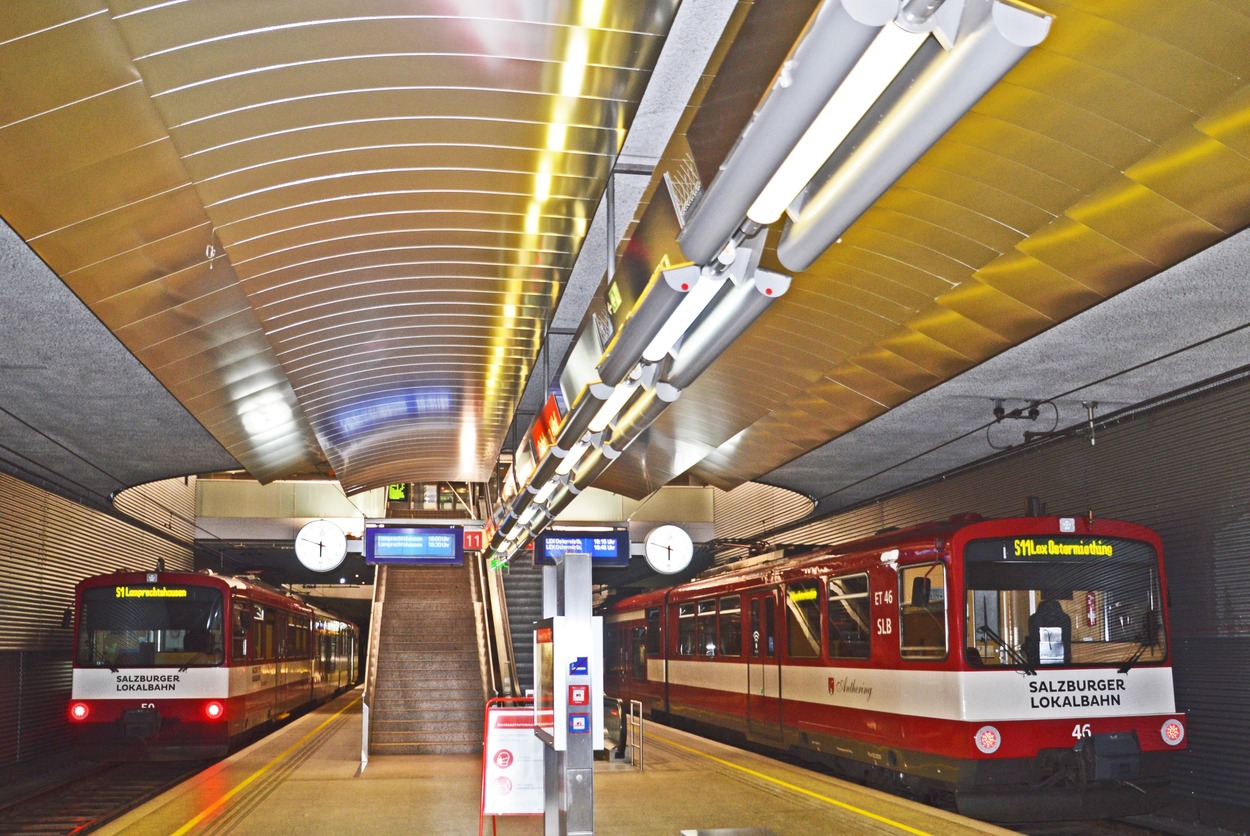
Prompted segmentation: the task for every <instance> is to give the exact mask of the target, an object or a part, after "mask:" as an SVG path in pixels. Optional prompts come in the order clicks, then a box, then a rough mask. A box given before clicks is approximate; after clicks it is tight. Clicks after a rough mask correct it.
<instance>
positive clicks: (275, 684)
mask: <svg viewBox="0 0 1250 836" xmlns="http://www.w3.org/2000/svg"><path fill="white" fill-rule="evenodd" d="M358 642H359V631H358V630H357V628H356V626H355V625H354V624H350V623H348V622H344V621H340V620H338V619H337V617H335V616H333V615H331V614H329V613H327V612H324V611H322V610H320V609H317V608H315V607H312V606H309V605H308V604H306V603H304V602H302V601H300V600H298V599H296V598H293V597H290V596H288V595H285V594H282V593H281V592H279V591H277V590H274V589H272V588H270V587H268V586H264V585H261V584H258V583H255V582H253V581H250V580H247V579H244V578H234V577H228V576H224V575H215V574H209V573H182V572H151V573H143V572H126V573H116V574H111V575H100V576H97V577H93V578H88V579H86V580H83V581H81V582H80V583H79V584H78V587H77V590H76V593H75V639H74V667H73V689H72V696H71V700H70V705H69V718H70V723H71V725H72V726H73V729H74V734H75V737H76V743H77V746H78V749H79V751H80V752H81V753H82V754H83V755H84V756H87V757H91V758H95V759H101V760H118V759H122V760H125V759H133V758H155V759H173V758H192V757H215V756H219V755H224V754H225V753H226V752H227V751H229V748H230V746H231V744H232V743H233V742H234V741H236V740H237V739H238V738H239V737H240V736H242V735H244V734H245V733H248V732H251V731H252V730H253V729H256V728H258V727H260V726H263V725H265V724H266V723H269V722H271V721H273V720H276V719H279V718H281V717H282V716H284V715H286V714H289V713H291V712H294V711H297V710H299V709H302V708H305V707H307V706H309V705H311V704H314V703H316V702H319V701H321V700H324V699H326V698H328V697H330V696H332V695H333V694H335V693H337V692H339V691H341V690H343V689H345V688H347V687H349V686H351V685H353V684H354V683H355V682H356V681H357V679H358V676H357V673H358V661H357V657H358V652H357V651H358V647H357V645H358Z"/></svg>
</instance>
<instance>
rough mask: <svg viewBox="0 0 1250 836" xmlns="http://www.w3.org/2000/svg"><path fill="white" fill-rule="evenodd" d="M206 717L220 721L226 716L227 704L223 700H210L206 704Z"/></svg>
mask: <svg viewBox="0 0 1250 836" xmlns="http://www.w3.org/2000/svg"><path fill="white" fill-rule="evenodd" d="M204 716H205V717H207V718H208V719H210V720H220V719H221V718H222V717H225V716H226V704H225V703H223V702H222V701H221V700H209V701H208V702H206V703H204Z"/></svg>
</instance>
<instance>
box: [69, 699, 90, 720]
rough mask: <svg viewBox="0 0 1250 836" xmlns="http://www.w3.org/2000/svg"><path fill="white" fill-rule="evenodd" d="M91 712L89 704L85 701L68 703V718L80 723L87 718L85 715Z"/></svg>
mask: <svg viewBox="0 0 1250 836" xmlns="http://www.w3.org/2000/svg"><path fill="white" fill-rule="evenodd" d="M90 713H91V706H89V705H87V704H86V703H85V702H72V703H70V704H69V719H71V720H74V721H76V722H79V723H81V722H82V721H83V720H86V719H87V715H89V714H90Z"/></svg>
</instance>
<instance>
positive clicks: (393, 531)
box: [365, 527, 464, 566]
mask: <svg viewBox="0 0 1250 836" xmlns="http://www.w3.org/2000/svg"><path fill="white" fill-rule="evenodd" d="M365 562H366V563H374V564H377V563H387V564H402V565H408V566H458V565H460V564H461V563H463V562H464V533H463V532H462V531H461V530H460V529H458V528H399V527H395V528H366V529H365Z"/></svg>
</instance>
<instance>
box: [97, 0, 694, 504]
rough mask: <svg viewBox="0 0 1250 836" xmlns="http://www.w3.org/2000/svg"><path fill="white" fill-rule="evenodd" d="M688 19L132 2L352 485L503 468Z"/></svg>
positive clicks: (482, 8)
mask: <svg viewBox="0 0 1250 836" xmlns="http://www.w3.org/2000/svg"><path fill="white" fill-rule="evenodd" d="M192 5H193V4H192ZM673 6H674V4H673V3H669V2H665V3H657V4H655V5H654V6H653V7H647V6H642V5H636V4H629V5H628V7H622V6H621V5H620V4H615V5H614V6H613V8H611V9H608V8H607V6H606V5H604V4H597V3H589V2H588V3H581V4H578V3H571V4H568V5H567V6H560V7H553V6H552V5H551V4H549V3H543V2H515V3H511V4H505V5H500V4H466V3H457V4H450V5H449V4H447V3H442V2H433V1H431V2H426V3H414V2H386V0H379V2H372V3H367V4H356V5H355V6H353V7H351V8H345V7H343V6H342V4H341V3H337V2H335V3H330V2H301V3H265V4H254V3H243V2H239V3H228V4H224V6H223V5H222V4H218V6H217V7H216V9H215V12H214V13H212V14H209V13H206V12H205V11H204V9H203V8H198V7H197V8H184V4H159V3H136V4H133V5H132V6H130V7H128V8H126V9H119V12H120V13H119V14H118V15H117V16H116V17H117V20H116V23H117V25H118V27H119V28H120V30H121V31H122V33H123V35H124V37H125V38H126V41H127V43H128V44H129V46H130V49H131V51H132V53H133V54H134V56H135V59H134V63H135V66H137V67H138V69H139V71H140V73H141V74H142V78H143V80H144V84H145V85H146V88H147V90H148V92H149V93H150V94H151V96H152V102H153V103H154V105H155V107H156V108H157V110H158V111H159V112H160V114H161V115H162V117H163V120H164V123H165V124H166V125H167V126H168V133H169V136H170V137H171V138H172V140H173V142H174V145H175V146H176V147H177V149H178V153H179V154H180V156H181V158H182V162H183V165H184V166H185V168H186V170H187V172H189V173H190V175H191V177H192V179H193V180H194V182H195V184H196V189H197V192H198V195H199V197H200V199H201V201H202V202H203V206H204V210H205V211H207V213H208V216H209V218H210V219H211V221H212V229H213V231H214V232H215V233H216V234H217V236H218V238H219V240H220V241H221V242H222V244H223V246H224V248H225V250H226V252H227V254H228V255H229V257H230V261H231V265H232V267H233V269H234V270H235V272H236V273H237V275H238V279H239V285H240V287H241V288H242V289H243V290H244V292H245V293H246V296H247V300H248V304H249V306H250V307H251V308H252V310H253V312H254V315H255V316H256V317H257V318H258V319H259V322H260V324H261V327H262V328H263V329H264V333H265V335H266V338H267V339H268V341H269V342H270V343H271V344H272V346H273V347H274V349H275V351H276V353H277V357H278V359H279V360H280V362H281V363H282V366H283V369H284V371H285V372H286V374H287V376H288V378H289V380H290V383H291V385H292V387H293V389H294V392H295V393H296V395H297V397H298V400H299V406H300V409H301V411H302V414H303V415H305V416H306V417H307V419H308V420H309V422H310V423H311V425H312V427H313V428H314V430H315V432H316V434H317V438H318V440H319V442H320V445H321V447H322V449H323V451H324V452H325V455H326V456H327V458H328V459H329V461H330V463H331V464H332V465H333V467H334V469H335V471H336V474H337V475H338V476H339V477H340V479H341V480H342V481H343V484H344V485H345V486H346V487H347V488H348V490H349V491H351V490H359V489H363V488H365V487H371V486H373V485H376V484H382V483H385V482H393V481H405V480H412V479H417V480H421V479H426V480H434V479H445V478H452V479H468V480H482V479H485V478H486V476H487V475H488V474H489V472H490V471H491V469H492V467H493V464H494V461H495V458H496V455H497V453H498V450H499V446H500V444H501V442H502V440H503V433H504V432H505V431H506V429H507V426H508V423H509V422H510V420H511V415H512V412H513V410H514V409H515V404H516V401H517V399H518V397H519V395H520V392H521V388H522V386H523V385H524V382H525V380H526V378H527V377H528V373H529V368H530V366H531V365H532V363H533V359H534V357H535V356H536V354H537V352H538V349H539V345H540V342H541V340H542V338H543V337H544V336H545V330H546V323H547V322H549V320H550V318H551V314H552V311H553V310H554V306H555V303H556V301H557V300H558V298H559V295H560V291H561V289H562V288H563V285H564V283H565V282H566V281H567V278H568V275H569V271H570V270H571V267H572V259H573V256H574V255H575V254H576V252H577V250H578V248H579V246H580V241H581V238H582V237H583V236H584V235H585V232H586V228H587V226H588V223H589V218H590V216H591V215H592V214H593V212H594V209H595V204H596V203H597V201H598V200H599V197H600V195H601V193H602V191H603V185H604V182H605V179H606V177H607V173H608V170H609V168H610V165H611V159H612V155H613V154H615V152H616V150H617V148H618V147H619V143H620V140H621V138H622V136H623V128H624V126H625V125H626V124H628V119H629V117H630V116H631V114H632V111H633V109H634V108H635V107H636V104H637V100H638V98H639V97H640V95H641V91H642V87H643V85H644V84H645V81H646V78H647V68H648V67H649V64H650V62H651V61H652V60H654V57H655V55H656V54H657V51H658V45H659V42H660V38H661V36H662V35H663V33H664V31H665V29H666V27H667V23H668V21H669V20H670V18H671V14H672V11H673ZM592 14H593V15H597V16H596V17H593V19H587V18H586V16H587V15H592ZM579 15H580V16H579ZM192 307H193V308H194V307H195V306H192ZM206 307H210V306H206ZM194 313H195V310H193V309H191V308H188V307H187V306H186V305H184V306H182V308H181V310H179V311H169V312H167V314H166V316H167V317H172V318H173V319H178V318H179V317H183V318H186V317H190V316H193V315H194ZM149 319H152V318H151V317H149ZM156 321H159V320H156ZM166 330H169V327H168V326H167V327H166Z"/></svg>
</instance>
